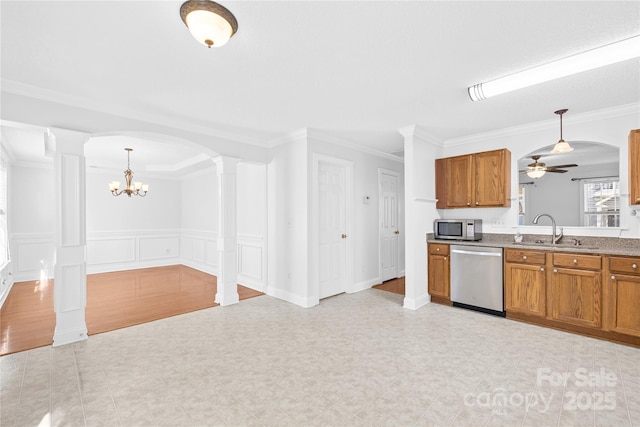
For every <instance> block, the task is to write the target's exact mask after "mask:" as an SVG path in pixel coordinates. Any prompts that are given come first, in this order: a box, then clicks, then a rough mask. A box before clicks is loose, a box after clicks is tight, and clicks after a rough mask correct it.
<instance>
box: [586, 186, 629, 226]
mask: <svg viewBox="0 0 640 427" xmlns="http://www.w3.org/2000/svg"><path fill="white" fill-rule="evenodd" d="M582 188H583V200H584V204H583V206H584V224H583V225H584V226H586V227H620V179H619V178H618V177H615V178H594V179H585V180H583V181H582Z"/></svg>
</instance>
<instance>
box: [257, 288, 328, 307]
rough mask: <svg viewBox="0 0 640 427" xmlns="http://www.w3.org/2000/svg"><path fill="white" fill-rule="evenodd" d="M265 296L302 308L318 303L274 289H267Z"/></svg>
mask: <svg viewBox="0 0 640 427" xmlns="http://www.w3.org/2000/svg"><path fill="white" fill-rule="evenodd" d="M267 295H269V296H271V297H274V298H278V299H281V300H283V301H286V302H290V303H291V304H295V305H298V306H300V307H303V308H310V307H313V306H314V305H318V303H319V301H318V300H317V299H313V298H305V297H301V296H299V295H294V294H292V293H291V292H289V291H285V290H284V289H275V288H272V287H269V289H267Z"/></svg>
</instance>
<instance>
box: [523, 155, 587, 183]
mask: <svg viewBox="0 0 640 427" xmlns="http://www.w3.org/2000/svg"><path fill="white" fill-rule="evenodd" d="M540 157H542V156H540V155H535V156H531V159H532V160H533V163H529V165H528V166H527V169H525V170H522V171H520V172H521V173H523V172H526V173H527V175H529V177H530V178H533V179H538V178H542V176H544V174H545V173H547V172H554V173H566V172H567V170H566V169H565V168H575V167H577V166H578V165H576V164H575V163H571V164H567V165H556V166H547V165H545V164H544V163H542V162H539V161H538V160H540Z"/></svg>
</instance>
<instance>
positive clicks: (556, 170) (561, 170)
mask: <svg viewBox="0 0 640 427" xmlns="http://www.w3.org/2000/svg"><path fill="white" fill-rule="evenodd" d="M546 171H547V172H553V173H565V172H569V171H567V170H564V169H547V170H546Z"/></svg>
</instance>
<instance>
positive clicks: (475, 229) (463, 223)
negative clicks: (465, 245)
mask: <svg viewBox="0 0 640 427" xmlns="http://www.w3.org/2000/svg"><path fill="white" fill-rule="evenodd" d="M433 234H434V237H435V238H436V239H447V240H480V239H482V220H481V219H436V220H435V221H433Z"/></svg>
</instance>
